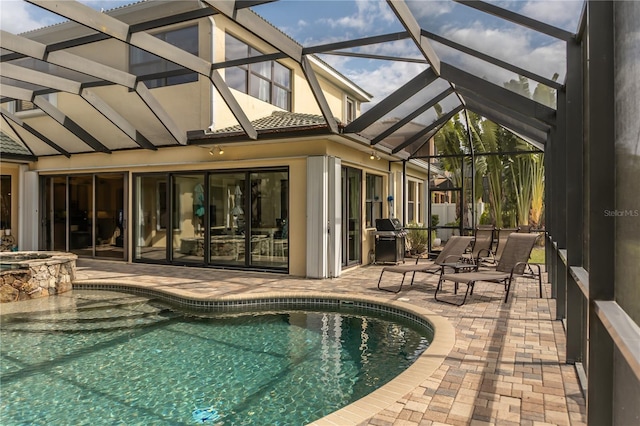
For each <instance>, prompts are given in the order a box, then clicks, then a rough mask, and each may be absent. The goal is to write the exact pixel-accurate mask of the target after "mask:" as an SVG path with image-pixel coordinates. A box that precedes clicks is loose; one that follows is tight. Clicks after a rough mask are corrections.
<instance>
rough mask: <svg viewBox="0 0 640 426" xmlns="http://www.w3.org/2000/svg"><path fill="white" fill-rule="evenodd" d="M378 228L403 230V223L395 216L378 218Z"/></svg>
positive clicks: (379, 229)
mask: <svg viewBox="0 0 640 426" xmlns="http://www.w3.org/2000/svg"><path fill="white" fill-rule="evenodd" d="M376 230H378V231H402V224H401V223H400V221H399V220H398V219H397V218H395V217H391V218H387V219H376Z"/></svg>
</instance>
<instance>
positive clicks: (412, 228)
mask: <svg viewBox="0 0 640 426" xmlns="http://www.w3.org/2000/svg"><path fill="white" fill-rule="evenodd" d="M406 231H407V236H406V243H407V247H408V248H409V253H410V254H412V255H416V254H417V255H420V254H421V253H424V252H425V251H426V250H427V244H428V243H429V234H428V233H427V230H426V229H425V228H423V227H422V226H420V225H419V224H417V223H415V222H412V223H410V224H408V225H407V228H406Z"/></svg>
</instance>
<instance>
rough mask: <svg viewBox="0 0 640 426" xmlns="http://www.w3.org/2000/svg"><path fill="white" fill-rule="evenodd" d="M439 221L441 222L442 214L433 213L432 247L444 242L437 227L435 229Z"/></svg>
mask: <svg viewBox="0 0 640 426" xmlns="http://www.w3.org/2000/svg"><path fill="white" fill-rule="evenodd" d="M439 223H440V216H438V215H437V214H432V215H431V246H432V247H438V246H439V245H440V244H442V240H441V239H440V238H438V234H437V233H436V229H435V228H436V227H437V226H438V224H439Z"/></svg>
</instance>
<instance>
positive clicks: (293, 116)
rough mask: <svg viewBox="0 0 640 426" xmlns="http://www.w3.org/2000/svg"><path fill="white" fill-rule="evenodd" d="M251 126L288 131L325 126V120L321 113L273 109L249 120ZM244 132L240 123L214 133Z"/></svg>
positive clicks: (257, 128)
mask: <svg viewBox="0 0 640 426" xmlns="http://www.w3.org/2000/svg"><path fill="white" fill-rule="evenodd" d="M251 124H252V125H253V127H254V128H255V129H256V130H257V131H258V133H260V131H261V130H262V131H269V130H271V131H288V130H293V129H296V130H304V129H317V128H326V127H327V122H326V120H325V119H324V117H323V116H321V115H314V114H300V113H295V112H288V111H273V112H272V113H271V115H268V116H266V117H262V118H259V119H257V120H254V121H252V122H251ZM236 132H241V133H244V130H242V127H240V125H235V126H231V127H226V128H224V129H219V130H215V131H214V132H213V133H214V134H228V133H236Z"/></svg>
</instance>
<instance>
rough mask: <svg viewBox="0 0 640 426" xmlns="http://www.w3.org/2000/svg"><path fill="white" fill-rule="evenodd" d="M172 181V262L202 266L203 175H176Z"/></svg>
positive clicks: (203, 237) (203, 222)
mask: <svg viewBox="0 0 640 426" xmlns="http://www.w3.org/2000/svg"><path fill="white" fill-rule="evenodd" d="M172 181H173V187H172V191H173V196H172V199H173V210H172V218H173V219H172V224H173V225H174V226H173V232H172V247H173V250H172V260H173V262H197V263H203V262H204V252H205V246H204V241H205V235H204V229H205V228H204V225H205V221H206V217H205V216H206V215H205V202H204V200H205V198H204V197H205V191H204V174H202V173H199V174H177V175H174V176H173V179H172Z"/></svg>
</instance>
